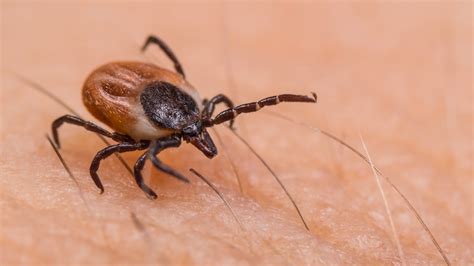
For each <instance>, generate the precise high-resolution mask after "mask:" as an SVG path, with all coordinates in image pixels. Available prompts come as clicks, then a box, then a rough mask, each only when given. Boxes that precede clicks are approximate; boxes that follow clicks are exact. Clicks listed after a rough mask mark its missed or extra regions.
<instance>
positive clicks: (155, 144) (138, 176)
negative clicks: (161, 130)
mask: <svg viewBox="0 0 474 266" xmlns="http://www.w3.org/2000/svg"><path fill="white" fill-rule="evenodd" d="M180 144H181V139H180V138H179V137H177V136H171V137H165V138H162V139H158V140H154V141H152V143H151V144H150V149H149V150H148V151H147V152H145V153H143V154H142V155H141V156H140V158H138V160H137V162H136V163H135V167H134V174H135V180H136V182H137V185H138V186H139V187H140V188H141V189H142V190H143V192H145V194H146V195H147V196H148V197H149V198H151V199H156V197H157V196H156V193H155V192H154V191H153V190H152V189H151V188H150V187H148V186H147V185H146V184H145V182H144V180H143V175H142V170H143V167H144V166H145V161H146V159H147V158H150V159H151V161H152V163H153V165H154V166H155V167H156V168H158V169H159V170H161V171H163V172H165V173H167V174H169V175H172V176H174V177H176V178H177V179H179V180H181V181H184V182H189V180H188V179H187V178H186V177H185V176H183V175H181V174H180V173H179V172H177V171H176V170H174V169H173V168H171V167H169V166H168V165H166V164H164V163H162V162H161V161H160V160H159V159H158V158H156V155H157V154H158V153H159V152H160V151H162V150H164V149H167V148H171V147H179V145H180Z"/></svg>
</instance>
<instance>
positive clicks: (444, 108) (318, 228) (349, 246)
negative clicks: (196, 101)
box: [0, 1, 474, 265]
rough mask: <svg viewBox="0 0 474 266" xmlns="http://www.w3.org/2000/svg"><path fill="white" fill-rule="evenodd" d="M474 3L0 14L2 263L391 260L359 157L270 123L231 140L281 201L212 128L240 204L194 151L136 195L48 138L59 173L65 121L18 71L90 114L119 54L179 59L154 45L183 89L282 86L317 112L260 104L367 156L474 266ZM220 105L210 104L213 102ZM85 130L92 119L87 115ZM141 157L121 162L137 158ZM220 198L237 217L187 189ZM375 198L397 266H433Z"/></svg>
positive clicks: (414, 232) (89, 7)
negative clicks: (91, 88)
mask: <svg viewBox="0 0 474 266" xmlns="http://www.w3.org/2000/svg"><path fill="white" fill-rule="evenodd" d="M470 11H471V7H470V5H469V2H458V3H456V4H453V3H450V4H448V3H437V2H416V3H415V2H412V3H409V2H403V3H395V2H392V3H382V4H375V3H358V4H356V3H336V4H330V3H323V2H319V3H313V4H289V3H282V4H270V3H268V4H265V3H261V4H220V3H213V4H205V3H195V4H151V3H141V4H132V3H121V4H112V3H97V4H72V3H68V4H44V3H24V4H18V3H14V2H13V1H9V2H5V1H4V2H2V88H1V92H2V94H1V97H2V99H1V139H0V145H1V146H0V150H1V160H0V176H1V178H0V195H1V197H0V203H1V227H0V252H1V253H0V261H1V262H2V264H11V265H18V264H90V263H94V264H104V263H126V264H142V263H160V264H185V265H193V264H196V265H209V264H211V265H222V264H227V265H234V264H238V265H247V264H265V263H266V264H272V265H287V264H292V265H302V264H306V265H318V264H352V263H355V264H401V263H402V260H401V258H400V256H399V252H398V250H397V246H396V241H395V238H394V236H393V233H392V230H391V227H390V223H389V220H388V218H387V214H386V211H385V209H384V204H383V201H382V197H381V194H380V191H379V190H378V188H377V185H376V181H375V179H374V176H373V174H372V172H371V169H370V167H369V166H367V164H365V163H363V161H362V160H360V159H359V158H358V157H356V156H355V155H353V154H352V153H351V152H349V151H348V150H347V149H344V148H343V147H341V146H340V145H339V144H336V143H335V142H332V141H330V140H328V139H327V138H325V137H323V136H322V135H320V134H317V133H313V132H310V131H308V130H306V129H304V128H302V127H299V126H296V125H293V124H290V123H288V122H286V121H283V120H279V119H278V118H274V117H271V116H269V115H267V114H265V113H263V111H262V112H260V113H258V114H257V113H255V114H251V115H242V116H240V117H239V118H238V119H237V121H236V127H237V128H238V132H239V133H240V134H241V135H243V136H244V137H245V138H246V139H247V140H248V141H249V142H250V143H251V144H252V145H253V147H254V148H255V149H256V150H257V151H258V152H259V153H260V154H261V155H262V156H263V157H264V158H265V159H266V160H267V162H268V163H269V165H271V167H272V168H273V169H274V171H275V172H276V173H277V174H278V175H279V177H280V178H281V180H282V182H283V183H284V184H285V185H286V187H287V189H288V191H289V192H290V194H292V195H293V197H294V199H295V201H296V202H297V204H298V206H299V207H300V209H301V212H302V214H303V216H304V217H305V219H306V222H307V223H308V226H309V228H310V230H311V231H310V232H308V231H306V230H305V228H304V227H303V225H302V223H301V221H300V220H299V219H298V216H297V214H296V212H295V210H294V208H293V207H292V205H291V204H290V202H289V200H288V198H287V197H286V196H285V194H284V192H283V191H282V190H281V188H280V187H279V186H278V184H277V183H276V182H275V180H274V179H273V178H272V177H271V175H270V174H269V173H268V171H266V169H265V168H264V167H263V166H262V164H261V163H259V162H258V160H257V158H256V157H255V156H253V155H252V154H251V153H250V152H249V150H248V149H246V148H245V146H244V145H242V143H240V142H239V141H238V140H237V139H236V138H234V137H232V136H231V135H230V134H229V131H228V130H227V129H225V127H224V126H220V127H218V128H217V131H218V132H219V133H220V134H221V138H222V139H223V140H225V147H226V148H227V154H228V155H230V156H231V157H232V160H234V162H235V163H236V164H237V166H236V167H237V169H238V174H239V176H240V178H241V182H242V187H243V192H241V191H240V190H239V186H238V183H237V181H236V179H235V176H234V174H233V172H232V167H231V165H230V164H229V161H228V160H227V158H226V151H225V150H224V149H223V146H222V145H221V144H220V143H219V141H218V139H217V137H216V136H215V134H214V132H212V131H211V134H213V136H214V140H215V142H216V144H217V145H218V148H220V155H218V156H217V157H216V158H215V159H213V160H208V159H207V158H206V157H205V156H203V155H202V154H201V152H199V151H198V150H196V149H195V148H194V147H192V146H191V145H186V144H183V145H182V146H181V147H180V148H179V149H170V150H167V151H165V152H163V153H162V154H160V159H162V160H163V161H164V162H166V163H168V164H169V165H171V166H173V167H175V168H176V169H177V170H179V171H180V172H181V173H183V174H185V175H186V176H188V177H189V178H190V179H191V184H184V183H182V182H179V181H176V180H175V179H174V178H172V177H169V176H166V175H164V174H162V173H160V172H158V171H156V170H154V169H152V168H151V166H150V163H147V165H146V170H145V175H147V176H148V179H147V180H148V184H149V185H150V186H151V187H152V188H153V189H154V190H155V191H156V192H157V193H158V199H157V200H155V201H151V200H148V199H147V198H146V196H145V195H144V193H143V192H142V191H141V190H140V189H139V188H138V187H137V186H136V184H135V183H134V181H133V178H132V176H131V175H130V174H129V173H128V172H127V171H126V170H125V169H124V168H123V166H122V165H121V164H120V162H119V161H118V160H117V159H115V158H113V157H111V158H110V159H109V160H106V161H103V163H102V165H101V169H100V171H99V173H100V176H101V177H102V182H103V183H104V186H105V193H104V194H103V195H99V194H98V190H97V188H96V187H95V186H94V184H93V182H92V180H91V179H90V177H89V173H88V172H89V170H88V168H89V164H90V161H91V159H92V157H93V156H94V155H95V153H96V152H97V151H98V150H99V149H101V148H103V147H104V144H103V143H102V142H101V141H100V140H99V139H98V138H97V136H95V135H94V134H92V133H87V132H85V131H84V130H83V129H81V128H77V127H74V126H64V127H63V128H61V129H60V134H61V135H60V136H61V140H62V147H63V148H62V150H61V152H62V154H63V155H64V157H65V160H66V161H67V162H68V164H69V167H70V168H71V170H72V171H73V173H74V175H75V177H76V181H77V184H76V183H75V182H74V181H73V180H71V179H70V178H69V177H68V175H67V173H66V172H65V170H64V168H63V167H62V166H61V164H60V162H59V160H58V158H57V157H56V155H55V154H54V152H53V150H52V149H51V146H50V145H49V143H48V142H47V140H46V138H45V134H46V133H49V131H50V123H51V122H52V121H53V120H54V119H55V118H57V117H59V116H61V115H63V114H66V113H67V111H66V110H65V109H64V108H62V107H61V106H59V105H58V104H56V103H54V102H53V101H52V100H50V99H48V98H47V97H45V96H44V95H42V94H40V93H38V92H37V91H35V90H33V89H31V87H30V86H28V85H27V84H25V83H24V82H22V81H20V80H19V79H18V78H16V77H15V76H14V75H13V74H12V73H13V72H16V73H19V74H21V75H23V76H26V77H28V78H29V79H31V80H33V81H35V82H37V83H39V84H41V85H43V86H44V87H45V88H47V89H48V90H50V91H51V92H53V93H54V94H56V95H58V96H59V97H60V98H61V99H62V100H64V101H65V102H66V103H68V104H69V105H70V106H71V107H72V108H74V109H75V110H77V111H78V112H79V113H80V114H81V116H83V117H85V118H86V119H91V120H92V116H91V115H90V114H88V113H87V111H86V109H85V107H84V106H82V103H81V98H80V92H81V87H82V85H83V82H84V79H85V78H86V76H87V75H88V74H89V73H90V72H91V71H92V70H93V69H95V68H96V67H97V66H99V65H102V64H104V63H106V62H110V61H117V60H140V61H145V62H154V63H157V64H159V65H162V66H165V67H168V68H171V67H172V65H171V63H170V62H168V60H166V58H165V57H164V56H163V55H162V54H161V53H160V52H159V51H158V49H157V48H152V47H150V49H149V50H148V51H147V53H145V55H142V54H140V53H139V48H140V47H141V45H142V42H143V41H144V40H145V38H146V37H147V36H148V35H149V34H156V35H158V36H160V37H161V38H163V39H164V40H165V41H166V42H167V43H168V44H169V45H170V46H171V47H172V48H173V50H174V51H175V53H176V54H177V56H178V58H179V59H180V60H181V63H182V64H183V66H184V69H185V71H186V74H187V78H188V81H189V82H190V83H191V84H193V86H195V87H196V88H197V89H198V90H199V91H200V93H201V97H203V98H205V97H207V98H210V97H212V96H214V95H216V94H218V93H221V92H222V93H225V94H227V95H228V96H230V97H231V98H233V99H234V102H235V103H236V104H239V103H244V102H250V101H254V100H258V99H260V98H263V97H265V96H270V95H275V94H278V93H285V92H286V93H297V94H309V92H310V91H315V92H316V93H317V94H318V97H319V102H318V103H317V104H316V105H312V104H282V105H280V106H278V107H268V109H271V110H272V111H277V112H280V113H284V114H286V115H287V116H289V117H292V118H294V119H296V120H298V121H304V122H305V123H307V124H310V125H313V126H317V127H320V128H322V129H326V130H328V131H330V132H332V133H334V134H335V135H337V136H339V137H341V138H343V139H344V140H346V141H347V142H349V143H352V144H353V145H354V146H355V147H356V148H358V149H359V150H361V151H363V149H362V145H361V142H360V138H359V132H360V134H361V135H362V136H363V138H364V140H365V141H366V144H367V146H368V149H369V151H370V154H371V157H372V159H373V161H374V163H375V164H376V165H377V166H378V167H379V168H380V169H381V170H382V172H384V173H385V174H386V175H387V176H389V177H390V178H391V180H392V181H393V183H395V184H396V185H397V186H398V188H399V189H400V190H401V191H402V192H403V193H404V194H405V196H406V197H407V198H408V199H409V200H410V201H411V203H412V204H413V205H414V206H415V208H416V209H417V210H418V211H419V213H420V215H421V216H422V217H423V218H424V220H425V222H426V223H427V225H428V226H429V228H430V229H431V231H432V232H433V234H434V235H435V237H436V238H437V240H438V242H439V243H440V246H441V247H442V248H443V250H444V251H445V252H446V254H447V256H448V257H449V259H450V260H451V262H452V263H453V264H455V265H466V264H468V263H474V261H473V249H472V247H473V246H474V232H473V221H472V219H473V218H472V217H473V207H472V203H473V199H472V192H473V178H472V177H473V172H472V171H473V169H472V161H473V158H472V157H473V156H472V152H473V151H472V149H473V146H472V133H473V132H472V121H473V116H472V114H473V109H472V108H473V107H472V83H471V82H472V80H471V75H472V53H471V49H472V39H471V31H472V27H471V19H472V17H471V15H470ZM219 110H220V109H219ZM96 122H97V121H96ZM139 154H140V153H128V154H124V158H125V160H126V161H127V162H128V164H130V165H131V164H133V163H134V162H135V160H136V159H137V158H138V156H139ZM190 167H193V168H195V169H196V170H198V171H199V172H200V173H202V174H203V175H205V176H207V177H208V178H209V180H210V181H211V182H212V183H213V184H214V185H215V186H216V187H217V188H218V189H219V190H220V191H221V193H222V194H223V195H224V197H225V198H226V199H227V200H228V202H229V203H230V205H231V206H232V208H233V210H234V212H235V214H236V215H237V217H238V219H239V220H240V222H241V225H242V226H241V227H240V226H239V225H238V224H237V223H236V220H235V219H234V218H233V217H232V214H231V212H230V211H229V209H227V208H226V207H225V205H224V204H223V202H222V200H220V199H219V198H218V197H217V196H216V194H215V193H214V192H213V191H212V190H211V189H210V188H209V186H207V185H206V184H205V183H204V182H202V181H201V180H200V179H199V178H197V177H196V176H194V175H192V174H191V173H190V172H188V169H189V168H190ZM382 185H383V188H384V191H385V194H386V196H387V200H388V202H389V205H390V210H391V213H392V216H393V219H394V224H395V226H396V229H397V236H398V238H399V240H400V243H401V248H402V250H403V254H404V260H405V261H406V262H407V263H408V264H410V265H411V264H443V260H442V257H441V256H440V255H439V254H438V253H437V251H436V249H435V247H434V245H433V244H432V242H431V240H430V238H429V236H428V235H427V234H426V233H425V232H424V231H423V229H422V227H421V225H420V224H419V223H418V222H417V220H416V218H415V217H414V216H413V214H412V213H411V212H410V211H409V209H408V207H407V206H406V204H405V203H404V202H403V201H402V200H401V198H400V197H399V196H398V195H397V194H396V193H394V191H393V190H392V189H390V187H389V186H388V185H387V183H386V182H383V181H382Z"/></svg>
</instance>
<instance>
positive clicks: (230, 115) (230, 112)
mask: <svg viewBox="0 0 474 266" xmlns="http://www.w3.org/2000/svg"><path fill="white" fill-rule="evenodd" d="M312 96H313V97H308V96H305V95H294V94H280V95H276V96H271V97H267V98H265V99H262V100H260V101H258V102H252V103H244V104H241V105H239V106H236V107H234V108H229V109H227V110H224V111H222V112H220V113H219V114H218V115H216V117H215V118H214V119H209V120H204V124H205V125H206V126H212V125H217V124H221V123H224V122H226V121H229V120H233V119H234V118H235V117H237V116H238V115H239V114H241V113H252V112H256V111H258V110H260V109H261V108H263V107H265V106H269V105H276V104H279V103H281V102H308V103H316V101H317V96H316V94H315V93H314V92H313V93H312Z"/></svg>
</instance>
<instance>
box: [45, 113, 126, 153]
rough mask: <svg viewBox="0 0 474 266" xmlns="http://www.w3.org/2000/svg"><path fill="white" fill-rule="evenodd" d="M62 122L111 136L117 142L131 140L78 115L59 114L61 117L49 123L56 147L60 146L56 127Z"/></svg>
mask: <svg viewBox="0 0 474 266" xmlns="http://www.w3.org/2000/svg"><path fill="white" fill-rule="evenodd" d="M64 123H68V124H73V125H76V126H81V127H83V128H85V129H86V130H88V131H92V132H95V133H97V134H100V135H102V136H105V137H108V138H111V139H113V140H115V141H117V142H133V140H132V138H130V137H129V136H127V135H123V134H120V133H116V132H114V133H110V132H109V131H107V130H105V129H103V128H101V127H100V126H98V125H96V124H94V123H92V122H89V121H86V120H84V119H82V118H80V117H77V116H73V115H64V116H61V117H59V118H57V119H56V120H54V121H53V123H52V125H51V130H52V132H53V139H54V142H55V144H56V146H57V147H58V148H60V147H61V145H60V143H59V135H58V128H59V127H60V126H61V125H62V124H64Z"/></svg>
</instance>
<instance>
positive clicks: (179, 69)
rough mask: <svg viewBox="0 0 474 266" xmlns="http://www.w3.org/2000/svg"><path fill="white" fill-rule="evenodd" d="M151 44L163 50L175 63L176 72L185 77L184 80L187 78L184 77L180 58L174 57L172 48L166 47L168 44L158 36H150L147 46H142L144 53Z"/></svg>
mask: <svg viewBox="0 0 474 266" xmlns="http://www.w3.org/2000/svg"><path fill="white" fill-rule="evenodd" d="M151 43H153V44H156V45H158V46H159V47H160V48H161V50H162V51H163V52H164V53H165V54H166V55H167V56H168V58H169V59H170V60H171V61H172V62H173V64H174V68H175V69H176V72H178V73H179V74H181V75H182V76H183V78H185V77H186V76H185V75H184V70H183V68H182V67H181V63H180V62H179V60H178V58H177V57H176V56H175V55H174V53H173V51H172V50H171V48H170V47H169V46H168V45H166V43H165V42H164V41H162V40H161V39H160V38H158V37H156V36H153V35H150V36H148V38H147V39H146V42H145V44H143V46H142V51H145V50H146V48H147V47H148V45H150V44H151Z"/></svg>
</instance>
